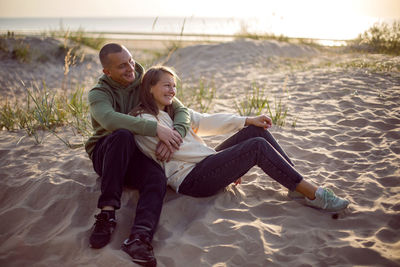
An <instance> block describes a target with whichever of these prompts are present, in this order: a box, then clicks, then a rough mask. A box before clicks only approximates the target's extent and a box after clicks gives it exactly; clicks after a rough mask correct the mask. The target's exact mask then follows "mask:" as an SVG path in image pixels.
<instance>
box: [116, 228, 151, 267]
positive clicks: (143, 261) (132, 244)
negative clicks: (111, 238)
mask: <svg viewBox="0 0 400 267" xmlns="http://www.w3.org/2000/svg"><path fill="white" fill-rule="evenodd" d="M121 249H122V250H123V251H125V252H126V253H128V254H129V255H130V256H131V257H132V261H133V262H134V263H137V264H139V265H142V266H148V267H155V266H157V260H156V258H155V257H154V253H153V247H152V246H151V244H150V238H148V237H147V236H144V235H139V234H134V235H131V236H130V237H129V238H128V239H126V240H125V241H124V243H123V244H122V247H121Z"/></svg>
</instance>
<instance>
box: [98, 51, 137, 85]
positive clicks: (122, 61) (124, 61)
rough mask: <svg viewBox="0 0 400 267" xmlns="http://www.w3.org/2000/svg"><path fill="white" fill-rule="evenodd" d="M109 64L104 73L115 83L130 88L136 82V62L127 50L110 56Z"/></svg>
mask: <svg viewBox="0 0 400 267" xmlns="http://www.w3.org/2000/svg"><path fill="white" fill-rule="evenodd" d="M107 57H108V64H107V66H105V67H104V69H103V72H104V74H106V75H107V76H108V77H110V78H111V79H113V81H115V82H117V83H119V84H121V85H123V86H128V85H129V84H130V83H132V82H133V81H134V80H135V61H134V60H133V59H132V55H131V53H129V51H128V50H126V49H125V48H124V49H122V51H121V52H119V53H111V54H108V56H107Z"/></svg>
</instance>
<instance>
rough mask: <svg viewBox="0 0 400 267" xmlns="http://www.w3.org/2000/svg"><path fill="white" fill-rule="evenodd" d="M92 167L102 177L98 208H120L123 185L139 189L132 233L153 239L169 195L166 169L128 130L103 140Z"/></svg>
mask: <svg viewBox="0 0 400 267" xmlns="http://www.w3.org/2000/svg"><path fill="white" fill-rule="evenodd" d="M92 161H93V167H94V170H95V171H96V173H97V174H98V175H99V176H100V177H101V195H100V198H99V201H98V208H100V209H101V208H102V207H104V206H113V207H114V208H115V209H119V208H120V206H121V201H120V200H121V195H122V190H123V187H124V186H128V187H132V188H135V189H138V191H139V200H138V203H137V208H136V216H135V221H134V224H133V226H132V229H131V233H132V234H133V233H138V232H144V233H145V234H147V235H149V237H150V239H152V238H153V235H154V232H155V229H156V227H157V224H158V221H159V219H160V214H161V208H162V204H163V200H164V196H165V193H166V187H167V185H166V180H167V179H166V177H165V174H164V171H163V169H162V168H161V167H160V165H159V164H157V163H156V162H155V161H153V160H152V159H150V158H148V157H146V156H145V155H144V154H143V153H142V152H141V151H140V150H139V149H138V148H137V146H136V143H135V138H134V135H133V134H132V133H131V132H130V131H128V130H125V129H120V130H116V131H114V132H113V133H112V134H110V135H108V136H106V137H104V138H102V139H100V140H99V141H98V142H97V144H96V147H95V149H94V151H93V154H92Z"/></svg>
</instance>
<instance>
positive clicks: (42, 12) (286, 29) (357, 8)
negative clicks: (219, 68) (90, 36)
mask: <svg viewBox="0 0 400 267" xmlns="http://www.w3.org/2000/svg"><path fill="white" fill-rule="evenodd" d="M119 16H124V17H141V16H143V17H153V18H156V17H163V16H173V17H187V18H190V17H229V18H231V17H235V18H248V17H251V18H256V19H257V21H264V22H260V23H259V25H261V26H262V29H263V30H265V29H266V30H267V31H271V32H273V33H276V34H283V35H286V36H291V37H312V38H315V37H318V38H325V39H352V38H355V37H356V36H357V35H358V34H359V33H361V32H364V31H365V30H367V29H368V28H369V27H370V26H371V25H372V24H373V23H374V22H376V21H383V20H385V21H390V20H400V0H194V1H193V0H0V18H6V17H56V18H66V17H119ZM265 21H267V23H265ZM263 25H269V26H263ZM0 26H1V25H0ZM83 26H85V25H83ZM249 30H252V29H249Z"/></svg>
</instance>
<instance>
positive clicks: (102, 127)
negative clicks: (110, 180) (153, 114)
mask: <svg viewBox="0 0 400 267" xmlns="http://www.w3.org/2000/svg"><path fill="white" fill-rule="evenodd" d="M143 74H144V69H143V67H142V66H141V65H140V64H138V63H136V65H135V77H136V78H135V81H133V82H132V83H131V84H130V85H128V86H127V87H124V86H122V85H121V84H119V83H117V82H115V81H113V80H112V79H111V78H109V77H108V76H106V75H103V76H101V77H100V79H99V81H98V83H97V85H96V86H95V87H94V88H93V89H91V90H90V91H89V94H88V100H89V107H90V116H91V119H92V126H93V129H94V134H93V136H91V137H90V138H89V139H88V141H87V142H86V144H85V149H86V152H87V153H88V155H89V157H90V158H91V157H92V152H93V149H94V147H95V145H96V142H97V141H98V140H99V139H100V138H102V137H104V136H106V135H109V134H110V133H112V132H113V131H115V130H118V129H127V130H130V131H131V132H132V133H134V134H138V135H146V136H156V135H157V122H155V121H150V120H146V119H142V118H138V117H133V116H130V115H127V114H128V113H129V112H130V111H131V110H132V109H133V108H134V107H135V106H137V105H138V104H139V85H140V80H141V78H142V76H143ZM172 105H173V107H174V113H175V116H174V128H175V129H176V130H177V131H178V132H179V133H180V135H181V136H182V137H184V136H185V135H186V132H187V130H188V129H189V127H190V114H189V112H188V110H187V108H186V107H184V106H183V105H182V103H181V102H179V100H177V99H176V98H174V101H173V103H172Z"/></svg>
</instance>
